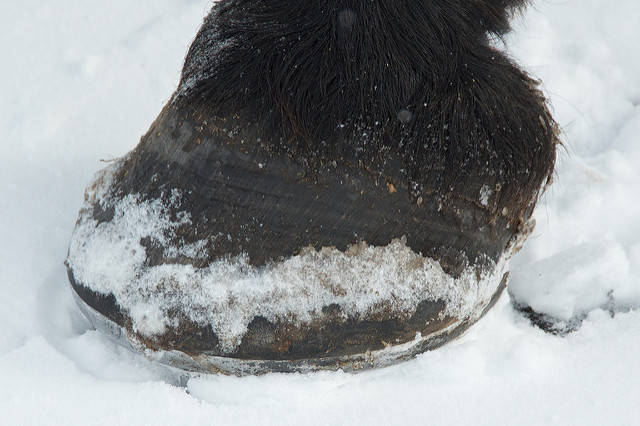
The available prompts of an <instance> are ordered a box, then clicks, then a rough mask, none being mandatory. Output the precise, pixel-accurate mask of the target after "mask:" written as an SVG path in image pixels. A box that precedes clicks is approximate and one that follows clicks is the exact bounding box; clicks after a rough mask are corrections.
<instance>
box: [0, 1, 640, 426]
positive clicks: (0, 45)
mask: <svg viewBox="0 0 640 426" xmlns="http://www.w3.org/2000/svg"><path fill="white" fill-rule="evenodd" d="M608 4H609V6H605V3H604V2H602V1H600V0H564V1H562V2H559V1H546V2H543V1H538V3H537V5H536V7H535V8H530V9H529V10H528V12H527V13H526V15H525V17H523V18H521V19H519V20H518V22H517V25H516V31H515V32H514V33H513V34H512V35H511V36H510V37H509V39H508V40H507V44H508V47H509V49H510V51H511V52H512V53H513V55H514V56H516V57H517V58H518V59H519V60H520V62H521V63H522V64H523V65H525V66H526V68H527V69H529V70H530V71H531V72H533V73H534V74H535V75H536V76H538V77H539V78H541V79H542V80H543V81H544V86H545V88H546V91H547V92H548V94H549V95H550V98H551V101H552V104H553V108H554V110H555V116H556V118H557V120H558V121H559V122H560V124H561V126H562V128H563V130H564V141H565V143H566V149H565V152H563V153H562V155H561V160H560V162H559V167H558V171H557V179H556V183H555V185H554V186H553V188H552V189H551V190H550V192H549V193H548V194H547V196H546V197H545V200H544V202H542V203H541V205H540V207H539V209H538V210H537V212H536V219H537V221H538V226H537V228H536V230H535V231H534V235H533V236H532V237H531V238H530V239H529V241H528V242H527V244H526V245H525V248H524V249H523V250H522V252H520V253H519V254H518V255H517V256H516V257H515V258H514V260H513V261H512V279H511V281H510V283H509V286H510V287H509V288H510V294H509V295H507V294H505V295H504V296H503V298H502V299H501V300H500V302H499V303H498V305H497V306H496V308H494V310H493V311H491V312H490V313H489V314H488V315H487V316H486V317H485V318H484V319H483V320H482V321H481V322H480V323H478V324H477V325H476V326H474V327H473V328H472V329H471V330H470V331H469V332H468V333H467V334H466V335H465V336H463V337H462V338H461V339H459V340H458V341H456V342H454V343H451V344H449V345H447V346H445V347H443V348H441V349H439V350H436V351H433V352H430V353H426V354H423V355H421V356H419V357H417V358H416V359H415V360H412V361H410V362H407V363H404V364H401V365H397V366H394V367H390V368H387V369H383V370H378V371H373V372H366V373H361V374H357V375H351V374H345V373H341V372H337V373H320V374H309V375H277V374H274V375H266V376H262V377H247V378H235V377H219V376H200V377H192V378H190V379H189V380H188V382H187V381H186V380H180V377H179V376H177V375H175V374H173V373H172V372H170V371H167V370H166V369H164V368H162V367H160V366H157V365H153V364H150V363H149V362H147V361H146V360H144V359H143V358H141V357H138V356H135V355H133V354H131V353H129V352H127V351H126V350H125V349H122V348H120V347H118V346H117V345H115V344H114V343H112V342H111V341H109V340H107V339H106V338H105V337H103V336H102V335H101V334H99V333H98V332H96V331H92V330H91V329H90V327H89V325H88V324H87V322H86V321H85V320H84V318H83V317H82V316H81V314H80V313H79V311H78V309H77V308H76V306H75V302H74V301H73V298H72V295H71V292H70V289H69V287H68V284H67V277H66V273H65V269H64V266H63V263H62V262H63V261H64V259H65V257H66V252H67V246H68V242H69V238H70V236H71V231H72V229H73V226H74V222H75V220H76V216H77V211H78V209H79V207H80V205H81V203H82V195H83V190H84V187H85V185H86V184H87V183H88V182H89V181H90V179H91V177H92V175H93V173H94V172H95V171H96V170H98V169H100V168H102V167H103V166H104V164H103V163H101V162H100V161H99V160H100V159H110V158H114V157H119V156H121V155H123V154H125V153H126V152H127V151H129V150H130V149H131V148H133V147H134V146H135V145H136V143H137V141H138V139H139V137H140V136H141V135H142V134H143V133H144V132H145V131H146V129H147V128H148V126H149V125H150V124H151V122H152V120H153V119H154V118H155V116H156V115H157V114H158V112H159V111H160V109H161V108H162V106H163V104H164V102H166V101H167V100H168V98H169V96H170V94H171V93H172V91H173V90H174V88H175V85H176V84H177V81H178V75H179V70H180V67H181V60H182V58H183V57H184V54H185V52H186V48H187V46H188V44H189V42H190V40H191V39H192V37H193V36H194V35H195V32H196V30H197V28H198V26H199V24H200V22H201V19H202V18H203V16H204V15H205V13H206V11H207V10H208V8H209V6H210V2H209V1H206V0H167V1H164V2H156V1H151V0H144V1H143V0H141V1H136V2H129V1H124V0H112V1H109V2H87V1H81V0H58V1H55V2H48V1H44V0H22V1H20V2H18V1H13V2H12V1H3V2H0V52H1V55H2V59H1V60H0V94H1V96H0V153H1V154H0V301H1V304H0V413H1V414H0V424H3V425H4V424H7V425H13V424H174V423H178V424H203V423H204V424H208V423H216V424H318V423H323V424H365V423H369V424H415V423H418V422H420V423H425V424H452V423H462V424H541V423H545V424H546V423H552V424H612V423H613V424H640V410H639V409H638V407H639V405H638V401H640V220H639V218H640V189H639V188H640V171H639V170H640V167H638V165H639V164H640V143H639V142H640V72H639V70H640V50H638V47H637V44H638V40H640V26H638V24H637V23H638V22H640V6H639V5H638V3H637V0H619V1H617V2H615V3H613V2H610V3H608ZM514 302H519V303H524V304H528V305H530V306H532V307H533V308H535V309H536V310H538V311H540V312H543V313H546V314H548V315H551V316H553V317H555V318H557V319H559V320H563V321H565V322H566V323H567V324H573V326H575V327H579V328H577V330H576V331H574V332H572V333H569V334H568V335H566V337H559V336H555V335H553V334H547V333H544V332H543V331H541V330H540V329H538V328H536V327H534V326H532V325H531V323H530V322H529V321H528V320H527V319H526V318H525V317H524V316H523V315H522V314H520V313H519V312H518V311H516V310H515V309H514ZM582 318H585V319H584V321H582V322H581V323H580V321H579V320H580V319H582ZM180 385H182V386H180Z"/></svg>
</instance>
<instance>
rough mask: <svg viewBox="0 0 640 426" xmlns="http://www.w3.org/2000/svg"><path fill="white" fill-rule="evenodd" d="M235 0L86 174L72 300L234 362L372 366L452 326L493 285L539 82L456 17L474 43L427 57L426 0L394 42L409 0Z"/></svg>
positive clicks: (168, 358) (530, 195) (537, 139)
mask: <svg viewBox="0 0 640 426" xmlns="http://www.w3.org/2000/svg"><path fill="white" fill-rule="evenodd" d="M236 3H237V2H234V1H222V2H220V3H219V4H218V5H217V6H216V7H215V8H214V9H213V11H212V12H211V14H210V16H209V17H208V18H207V20H206V21H205V23H204V25H203V28H202V29H201V31H200V33H199V34H198V37H197V38H196V40H195V41H194V44H193V46H192V47H191V50H190V53H189V55H188V57H187V60H186V63H185V67H184V70H183V80H182V82H181V85H180V87H179V88H178V90H177V92H176V94H175V95H174V97H173V99H172V101H171V102H170V103H169V104H168V105H167V106H166V107H165V108H164V110H163V111H162V112H161V114H160V115H159V117H158V118H157V120H156V121H155V123H154V124H153V125H152V126H151V128H150V129H149V131H148V133H147V134H146V135H145V136H144V137H143V138H142V140H141V142H140V144H139V145H138V147H137V148H136V149H134V150H133V151H132V152H131V153H130V154H128V155H127V156H126V157H124V158H123V159H121V160H119V161H117V162H115V163H114V164H112V165H111V166H110V167H108V168H107V169H105V170H104V171H102V172H101V173H100V174H99V175H98V176H97V177H96V179H95V181H94V182H93V183H92V184H91V185H90V187H89V188H88V189H87V193H86V197H85V204H84V206H83V208H82V209H81V211H80V217H79V219H78V223H77V226H76V229H75V231H74V235H73V239H72V242H71V245H70V249H69V258H68V260H67V264H68V271H69V277H70V281H71V284H72V287H73V289H74V290H75V293H76V295H77V299H78V301H79V303H80V306H81V307H82V309H83V311H84V312H85V314H86V315H87V317H88V318H90V319H91V320H92V321H93V322H94V323H95V324H96V325H97V326H98V327H100V328H101V329H103V330H104V331H105V332H107V333H108V334H110V335H111V336H112V337H114V338H116V339H117V340H119V341H120V342H121V343H125V344H128V345H131V346H132V347H133V348H135V349H137V350H140V351H141V352H143V353H145V354H146V355H148V356H149V357H152V358H154V359H157V360H159V361H161V362H165V363H169V364H171V365H176V366H178V367H180V368H184V369H188V370H193V371H206V372H218V371H222V372H228V373H233V374H256V373H263V372H267V371H308V370H315V369H337V368H343V369H347V370H358V369H364V368H370V367H378V366H383V365H388V364H390V363H393V362H396V361H398V360H401V359H405V358H407V357H411V356H413V355H415V354H416V353H419V352H422V351H424V350H427V349H432V348H435V347H437V346H439V345H441V344H443V343H445V342H447V341H449V340H451V339H453V338H455V337H456V336H458V335H459V334H460V333H461V332H463V331H464V330H465V329H466V328H467V327H469V325H471V324H472V323H473V322H475V321H477V320H478V319H479V318H480V317H481V316H482V315H483V314H484V313H485V312H486V311H487V310H488V309H489V307H490V306H492V304H493V303H495V301H496V300H497V297H498V296H499V295H500V293H501V291H502V290H503V288H504V286H505V284H506V277H507V269H508V268H507V263H508V259H509V257H510V256H511V255H512V254H513V252H514V251H516V250H517V248H518V247H519V244H520V243H521V242H522V241H523V240H524V238H526V236H527V235H528V233H529V232H530V228H531V225H530V223H529V217H530V215H531V212H532V210H533V207H534V206H535V203H536V201H537V199H538V196H539V193H540V191H541V188H542V187H543V186H544V185H545V184H546V183H547V181H548V179H549V176H550V174H551V172H552V169H553V162H554V158H555V143H556V130H555V125H554V123H553V121H552V119H551V118H550V116H549V113H548V111H547V110H546V107H545V105H544V99H543V98H542V96H541V95H540V93H539V92H538V91H537V89H536V87H535V84H534V82H533V81H532V80H531V79H529V78H528V77H527V76H526V75H525V74H524V73H523V72H521V71H520V70H518V69H517V68H516V67H515V66H514V65H513V64H511V63H510V62H509V61H508V60H507V59H506V58H504V57H502V56H501V54H500V53H499V52H496V51H494V50H493V49H491V48H490V47H488V46H487V45H486V43H480V41H478V40H476V39H475V38H474V37H471V36H470V35H469V34H467V35H466V36H464V37H466V38H468V40H467V39H466V38H465V39H463V40H462V41H463V42H464V43H468V44H469V46H468V47H470V48H473V49H472V50H473V54H472V53H471V51H469V52H468V51H467V50H466V49H461V51H460V52H457V56H456V58H454V59H455V61H454V59H452V58H451V57H450V56H449V55H445V56H444V57H437V55H436V54H437V50H433V47H434V43H436V42H437V43H439V42H440V41H441V40H439V39H437V38H434V33H433V30H434V26H433V25H436V26H438V25H441V26H442V28H441V29H442V31H445V32H446V31H449V30H450V28H449V26H450V25H449V24H460V23H459V22H458V23H456V22H453V23H452V22H447V20H448V19H449V17H447V16H446V15H442V16H440V18H439V19H440V21H437V22H427V21H429V20H432V19H433V18H432V16H431V15H429V14H428V13H426V11H423V12H421V13H422V15H421V16H419V18H420V19H422V20H424V21H425V22H426V24H429V25H426V24H425V23H424V22H423V23H422V24H425V25H422V26H421V25H416V27H415V28H414V29H415V30H416V31H417V32H418V33H420V32H422V33H421V34H417V36H416V37H414V38H411V40H407V42H411V43H414V44H416V45H415V46H414V49H410V50H408V51H407V52H406V56H402V49H400V51H399V50H398V49H397V46H395V47H394V44H393V43H389V40H393V39H394V37H396V36H398V37H399V36H401V35H402V34H400V33H398V31H399V28H397V26H396V25H395V24H394V23H400V22H404V21H403V19H401V18H402V13H405V12H406V13H409V12H410V11H407V10H405V11H404V12H403V10H404V9H403V8H404V7H405V6H406V5H405V6H402V7H398V8H397V9H398V10H396V9H389V10H386V6H385V5H386V3H385V2H379V3H380V4H377V3H378V2H363V4H362V5H360V6H358V7H357V8H354V9H349V13H348V14H347V15H345V13H344V10H342V9H340V8H329V9H328V10H334V11H335V16H333V15H332V14H327V13H326V11H324V12H323V10H324V9H322V7H321V6H322V5H325V6H326V5H330V3H331V4H332V3H333V1H330V0H323V1H320V0H318V1H317V2H307V3H308V4H307V3H305V6H304V7H306V8H309V9H310V10H308V11H307V12H308V13H306V14H304V13H303V14H301V12H300V11H292V13H294V12H295V13H294V15H295V17H293V16H287V14H286V13H283V11H282V9H281V8H278V7H276V6H277V5H276V3H278V2H265V1H259V0H255V1H253V2H247V4H246V5H244V6H243V7H242V8H239V7H238V5H237V4H236ZM316 3H317V4H316ZM407 3H411V2H407ZM489 3H490V7H492V8H496V7H497V6H495V5H494V4H493V2H489ZM374 4H375V5H374ZM314 5H315V6H314ZM316 6H317V7H316ZM374 6H375V7H374ZM318 7H320V9H322V10H320V9H318V10H316V9H317V8H318ZM380 7H381V8H382V9H385V13H387V14H388V15H389V16H387V18H388V19H387V20H385V21H384V22H385V24H383V23H381V22H379V20H376V18H375V17H376V16H377V14H378V13H379V12H380V9H379V8H380ZM433 7H434V8H437V7H436V6H433ZM438 7H439V6H438ZM487 7H489V6H487ZM254 9H255V10H254ZM271 9H273V10H271ZM422 9H424V7H422ZM422 9H420V10H422ZM427 9H428V8H427ZM483 10H484V9H483ZM414 12H415V11H414ZM432 12H433V11H432ZM483 13H484V12H483ZM314 14H315V15H314ZM307 15H308V16H307ZM432 15H433V14H432ZM345 16H346V17H349V19H348V23H349V25H346V24H345V22H346V21H345V19H346V18H345ZM496 16H498V15H496ZM500 16H502V15H500ZM294 18H295V19H294ZM405 18H406V15H405ZM265 20H267V21H268V22H263V21H265ZM396 21H397V22H396ZM275 23H278V25H275ZM267 24H269V25H267ZM374 24H375V25H374ZM386 24H388V25H389V28H386V27H385V28H378V29H376V30H372V25H373V26H374V28H375V26H383V27H384V25H386ZM445 24H447V25H445ZM312 27H313V28H316V30H317V31H320V32H321V33H322V32H323V31H324V32H325V33H323V34H319V33H317V32H313V33H312V34H313V37H314V40H326V43H315V42H312V41H309V40H307V39H306V38H304V37H302V36H301V35H300V34H299V32H300V31H301V29H305V31H307V32H308V31H309V28H312ZM287 28H289V30H287ZM496 28H497V27H496ZM487 30H496V29H495V28H479V29H478V30H477V34H475V37H477V38H479V39H480V38H482V40H485V42H486V31H487ZM372 31H373V32H372ZM469 31H471V30H469ZM305 34H306V33H305ZM367 34H368V35H370V36H371V37H373V38H374V39H379V40H378V42H376V43H373V42H372V40H370V39H368V38H366V37H364V35H367ZM465 34H466V33H465ZM454 35H455V37H461V36H460V35H459V34H458V33H456V32H455V31H454V32H453V34H452V36H454ZM476 44H477V45H476ZM305 46H306V47H308V50H306V49H305V48H304V47H305ZM385 49H388V50H389V52H388V53H389V55H392V56H394V55H400V56H398V57H396V58H395V59H396V60H395V61H393V62H391V63H387V62H385V63H386V64H387V65H386V68H384V67H383V68H384V69H386V71H385V72H384V73H382V74H381V73H380V69H381V68H380V66H381V65H384V64H381V63H380V62H379V61H380V60H382V59H384V58H386V57H387V56H385V55H381V52H384V51H385ZM429 49H431V50H429ZM363 51H368V54H364V53H366V52H364V53H363ZM328 52H331V55H327V53H328ZM416 52H418V53H416ZM420 52H422V53H420ZM356 53H358V55H360V54H361V53H362V54H363V55H362V56H357V55H356V56H354V55H355V54H356ZM427 53H428V54H430V55H431V54H432V55H436V57H430V58H426V57H425V58H422V57H421V56H420V55H421V54H427ZM320 57H321V58H323V60H322V61H320V62H318V61H317V59H318V58H320ZM384 60H385V61H386V59H384ZM460 60H464V61H465V62H464V64H465V66H464V67H460V63H459V61H460ZM434 64H435V65H437V66H435V65H434ZM434 66H435V68H434ZM261 67H262V68H261ZM436 71H437V72H436ZM438 73H443V75H440V74H438ZM310 76H315V77H314V78H313V79H312V80H313V81H311V80H309V77H310ZM442 78H445V80H446V82H447V84H445V85H442V81H440V80H441V79H442ZM356 81H359V83H357V84H355V82H356ZM285 83H286V84H285ZM401 98H402V99H401ZM332 105H334V106H335V108H334V109H333V110H331V111H329V109H328V108H330V107H331V106H332ZM323 111H325V112H326V113H325V114H323V113H322V112H323Z"/></svg>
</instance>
